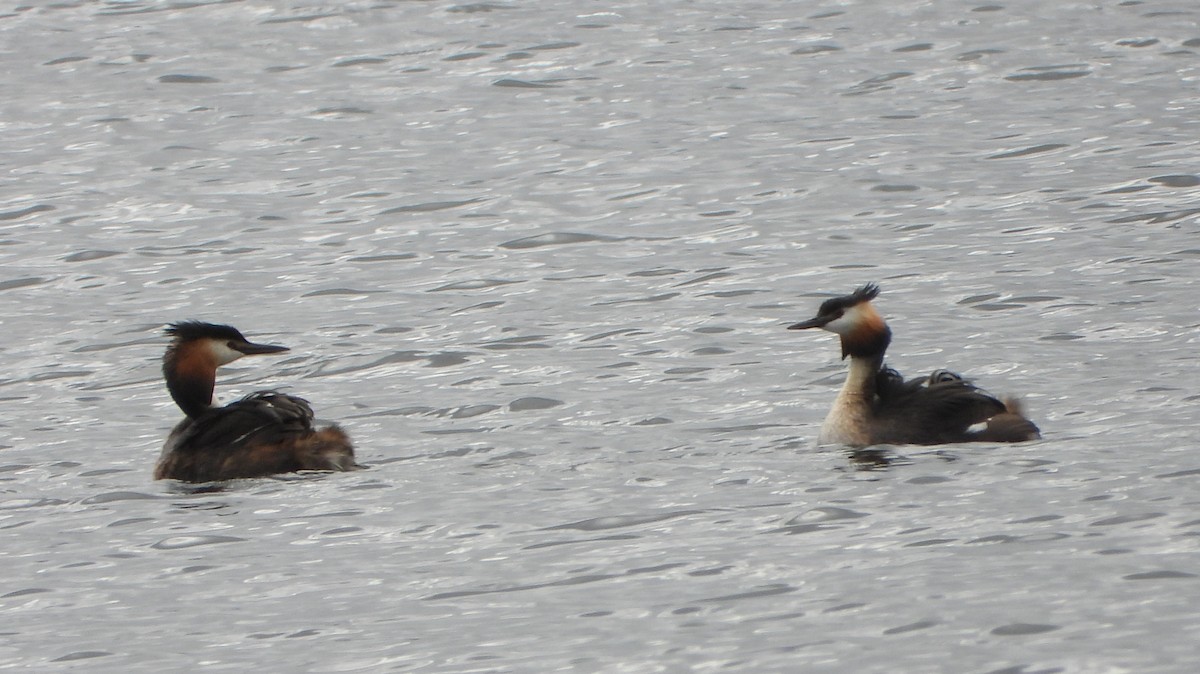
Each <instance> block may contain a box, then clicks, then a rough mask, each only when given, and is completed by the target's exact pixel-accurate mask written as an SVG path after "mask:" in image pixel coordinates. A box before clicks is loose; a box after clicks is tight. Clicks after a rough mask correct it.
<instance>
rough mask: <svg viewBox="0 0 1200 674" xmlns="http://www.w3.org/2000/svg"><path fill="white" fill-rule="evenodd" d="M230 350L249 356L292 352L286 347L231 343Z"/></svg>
mask: <svg viewBox="0 0 1200 674" xmlns="http://www.w3.org/2000/svg"><path fill="white" fill-rule="evenodd" d="M229 348H231V349H233V350H234V351H237V352H239V353H243V354H245V355H247V356H253V355H256V354H260V353H280V352H283V351H290V350H291V349H289V348H287V347H286V346H275V345H274V344H254V343H252V342H230V343H229Z"/></svg>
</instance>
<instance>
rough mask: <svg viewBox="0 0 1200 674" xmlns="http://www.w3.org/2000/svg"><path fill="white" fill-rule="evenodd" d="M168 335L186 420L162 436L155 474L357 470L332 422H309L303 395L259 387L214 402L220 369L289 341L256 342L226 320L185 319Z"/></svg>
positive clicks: (175, 390) (205, 477) (171, 374)
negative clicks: (229, 399)
mask: <svg viewBox="0 0 1200 674" xmlns="http://www.w3.org/2000/svg"><path fill="white" fill-rule="evenodd" d="M166 332H167V334H168V335H170V336H172V337H173V340H172V341H171V344H170V346H168V347H167V352H166V354H165V355H164V356H163V376H164V378H165V379H166V382H167V390H168V391H170V393H171V397H172V398H173V399H174V400H175V403H176V404H177V405H178V406H179V409H181V410H183V413H184V414H185V415H186V418H185V419H184V420H183V421H180V422H179V424H178V425H176V426H175V428H174V430H172V431H171V434H170V436H168V437H167V442H166V444H165V445H164V446H163V451H162V456H161V457H160V458H159V460H158V465H157V466H155V469H154V478H155V479H156V480H162V479H175V480H183V481H185V482H212V481H218V480H231V479H235V478H246V477H261V476H264V475H273V474H276V473H290V472H295V471H299V470H354V469H356V468H358V467H359V466H358V465H357V464H356V463H355V461H354V448H353V446H352V445H351V443H350V438H349V436H347V435H346V433H345V432H344V431H342V429H341V428H339V427H338V426H336V425H332V426H328V427H326V428H322V429H316V428H314V427H313V411H312V408H311V407H310V406H309V404H308V401H306V400H304V399H303V398H297V397H296V396H290V395H286V394H284V393H280V392H278V391H258V392H256V393H251V394H250V395H248V396H246V397H244V398H242V399H241V400H237V401H235V402H232V403H230V404H228V405H225V406H223V407H217V406H214V405H213V388H214V386H215V383H216V374H217V368H218V367H220V366H222V365H226V364H228V363H231V362H233V361H235V360H237V359H238V358H241V357H242V356H249V355H255V354H269V353H281V352H284V351H287V350H288V349H287V347H284V346H275V345H271V344H254V343H252V342H250V341H249V340H247V339H246V338H245V337H243V336H242V334H241V333H240V332H238V331H237V329H235V328H233V327H231V326H228V325H217V324H213V323H201V322H198V321H185V322H182V323H175V324H173V325H171V326H170V327H168V328H167V330H166Z"/></svg>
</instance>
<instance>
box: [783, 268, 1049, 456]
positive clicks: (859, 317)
mask: <svg viewBox="0 0 1200 674" xmlns="http://www.w3.org/2000/svg"><path fill="white" fill-rule="evenodd" d="M878 295H879V286H877V285H875V284H873V283H869V284H867V285H865V286H863V287H861V288H859V289H858V290H856V291H854V292H853V293H852V294H850V295H846V296H844V297H836V298H834V299H831V300H826V301H825V302H824V303H823V304H821V308H820V309H819V310H818V311H817V315H816V316H815V317H814V318H811V319H809V320H807V321H804V322H802V323H797V324H795V325H791V326H788V329H789V330H806V329H808V328H821V329H822V330H828V331H829V332H833V333H835V334H837V335H838V337H840V338H841V343H842V358H843V359H844V358H846V357H847V356H849V357H850V373H849V374H848V375H847V376H846V382H845V384H843V385H842V390H841V391H840V392H839V393H838V395H837V398H836V399H835V400H834V402H833V409H831V410H830V411H829V415H828V416H826V417H825V422H824V423H823V424H822V425H821V434H820V436H819V438H818V442H820V443H821V444H844V445H850V446H853V447H865V446H868V445H877V444H885V443H886V444H912V445H940V444H945V443H953V442H1024V441H1026V440H1036V439H1038V438H1040V437H1041V435H1040V433H1039V431H1038V427H1037V426H1036V425H1034V423H1033V422H1032V421H1030V420H1029V419H1026V418H1025V417H1024V416H1022V412H1021V406H1020V403H1019V402H1018V401H1016V400H1015V399H1009V400H1006V401H1004V402H1001V401H1000V400H997V399H996V398H994V397H992V396H991V395H989V394H987V393H985V392H984V391H982V390H980V389H978V388H976V387H975V386H974V385H973V384H971V382H969V381H967V380H966V379H963V378H962V377H961V376H959V375H957V374H954V373H953V372H949V371H946V370H937V371H935V372H934V373H933V374H931V375H929V376H928V377H917V378H915V379H910V380H908V381H905V380H904V378H903V377H901V376H900V373H899V372H897V371H895V370H893V369H892V368H889V367H885V366H884V364H883V357H884V353H885V352H886V351H887V348H888V345H889V344H890V343H891V340H892V331H891V329H890V328H888V326H887V323H886V322H884V320H883V317H882V316H880V315H879V313H878V312H876V311H875V307H874V306H872V305H871V300H873V299H875V298H876V297H877V296H878Z"/></svg>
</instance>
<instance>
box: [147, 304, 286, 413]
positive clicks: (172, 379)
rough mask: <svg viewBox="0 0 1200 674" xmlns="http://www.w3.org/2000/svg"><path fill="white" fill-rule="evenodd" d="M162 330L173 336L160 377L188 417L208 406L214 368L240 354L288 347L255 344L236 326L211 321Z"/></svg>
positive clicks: (284, 349)
mask: <svg viewBox="0 0 1200 674" xmlns="http://www.w3.org/2000/svg"><path fill="white" fill-rule="evenodd" d="M166 333H167V334H168V335H170V336H171V337H173V338H174V339H173V340H172V341H171V345H170V346H168V347H167V353H166V354H165V355H164V356H163V376H164V377H165V378H166V380H167V389H168V390H169V391H170V392H171V397H172V398H174V399H175V403H176V404H177V405H179V408H180V409H182V410H183V412H184V414H187V415H188V416H189V417H195V416H199V415H200V414H203V413H204V411H205V410H206V409H208V408H209V406H210V405H212V392H213V386H214V385H215V383H216V378H217V368H218V367H220V366H222V365H228V364H229V363H232V362H233V361H235V360H237V359H238V358H241V357H242V356H251V355H255V354H261V353H280V352H283V351H287V350H288V348H287V347H286V346H275V345H273V344H255V343H253V342H251V341H250V340H248V339H246V338H245V337H243V336H242V333H240V332H238V331H237V328H234V327H233V326H229V325H217V324H215V323H202V322H200V321H182V322H180V323H172V324H171V325H170V326H168V327H167V329H166Z"/></svg>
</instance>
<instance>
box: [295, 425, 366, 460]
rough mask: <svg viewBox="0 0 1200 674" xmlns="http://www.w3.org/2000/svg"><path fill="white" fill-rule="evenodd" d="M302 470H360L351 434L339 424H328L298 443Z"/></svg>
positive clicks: (298, 455) (298, 454)
mask: <svg viewBox="0 0 1200 674" xmlns="http://www.w3.org/2000/svg"><path fill="white" fill-rule="evenodd" d="M297 444H298V445H300V446H298V447H297V448H296V449H297V452H296V458H298V459H299V461H300V464H301V467H300V470H342V471H346V470H358V469H359V468H362V466H360V465H358V463H357V462H355V460H354V446H353V445H352V444H351V443H350V436H349V435H346V432H345V431H343V430H342V429H341V427H340V426H338V425H337V424H333V425H331V426H326V427H325V428H322V429H321V430H319V431H317V432H316V433H313V434H312V435H310V436H308V437H306V438H304V439H303V440H302V441H300V442H299V443H297Z"/></svg>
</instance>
